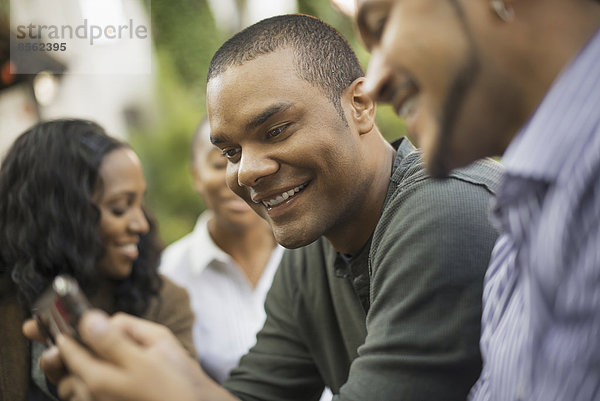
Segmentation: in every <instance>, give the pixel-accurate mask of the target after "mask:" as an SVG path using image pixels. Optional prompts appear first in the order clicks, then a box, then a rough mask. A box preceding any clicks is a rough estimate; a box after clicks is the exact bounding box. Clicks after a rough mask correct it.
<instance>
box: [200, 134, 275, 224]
mask: <svg viewBox="0 0 600 401" xmlns="http://www.w3.org/2000/svg"><path fill="white" fill-rule="evenodd" d="M202 141H203V143H202V144H198V145H196V148H197V150H196V151H195V152H196V154H195V160H194V164H193V165H192V173H193V177H194V186H195V188H196V190H197V191H198V193H199V194H200V195H201V196H202V199H203V200H204V205H205V206H206V208H207V209H210V210H212V211H213V213H214V216H215V218H216V220H217V222H218V224H220V225H221V226H223V227H224V228H227V229H229V230H233V231H245V230H248V229H250V228H252V227H254V226H256V225H257V224H265V223H264V221H263V220H262V219H261V218H260V217H259V216H258V215H257V214H256V213H254V211H253V210H252V209H251V208H250V206H248V204H247V203H246V202H244V201H243V200H242V199H240V197H239V196H237V195H236V194H234V193H233V192H232V191H231V190H230V189H229V188H228V187H227V184H226V183H225V171H226V169H227V159H226V158H225V156H224V155H223V154H222V152H221V151H220V150H219V149H217V148H215V147H214V146H212V144H211V143H210V142H209V140H208V133H207V134H206V138H204V137H203V138H202ZM204 141H206V143H204Z"/></svg>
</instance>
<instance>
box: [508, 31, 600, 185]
mask: <svg viewBox="0 0 600 401" xmlns="http://www.w3.org/2000/svg"><path fill="white" fill-rule="evenodd" d="M599 65H600V30H598V31H597V32H596V33H595V34H594V35H593V36H592V38H591V39H590V40H589V41H588V43H587V44H586V45H585V46H584V48H583V49H582V50H581V52H580V53H579V55H578V56H577V57H576V58H575V59H574V60H573V61H572V62H571V63H570V64H569V65H568V66H567V67H566V68H565V69H564V70H563V71H562V72H561V73H560V75H559V76H558V78H557V79H556V80H555V82H554V83H553V84H552V86H551V88H550V90H549V91H548V93H547V94H546V96H545V97H544V99H543V100H542V102H541V103H540V105H539V107H538V109H537V110H536V112H535V113H534V114H533V116H532V117H531V119H530V120H529V121H528V123H527V124H526V125H525V126H524V127H523V128H522V129H521V131H520V132H519V133H518V134H517V136H516V137H515V138H514V140H513V141H512V142H511V144H510V145H509V147H508V148H507V150H506V152H505V153H504V156H503V158H502V162H503V164H504V166H505V168H506V174H507V175H509V176H520V177H523V178H528V179H533V180H541V181H546V182H554V181H560V180H561V179H562V178H563V177H561V173H563V175H566V172H567V171H569V170H570V168H568V167H569V166H565V163H570V162H575V161H576V160H577V155H578V154H580V153H581V152H583V151H585V147H586V144H587V143H588V142H589V141H590V138H591V137H592V136H593V135H594V130H595V129H597V126H598V124H599V121H598V120H599V113H598V110H600V68H598V66H599ZM574 133H575V134H574ZM564 178H568V177H564Z"/></svg>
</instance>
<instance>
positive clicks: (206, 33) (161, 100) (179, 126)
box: [131, 0, 405, 244]
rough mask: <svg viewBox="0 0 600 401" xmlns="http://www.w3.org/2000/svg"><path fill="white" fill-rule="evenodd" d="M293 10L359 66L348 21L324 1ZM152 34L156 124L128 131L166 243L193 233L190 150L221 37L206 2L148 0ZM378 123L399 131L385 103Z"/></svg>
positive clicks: (389, 132)
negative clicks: (343, 45)
mask: <svg viewBox="0 0 600 401" xmlns="http://www.w3.org/2000/svg"><path fill="white" fill-rule="evenodd" d="M299 11H300V12H302V13H306V14H310V15H315V16H317V17H319V18H321V19H322V20H324V21H325V22H327V23H329V24H330V25H332V26H334V27H335V28H336V29H338V30H339V31H340V32H341V33H342V34H343V35H344V36H345V37H346V38H347V39H348V42H349V43H350V45H351V46H352V47H353V48H354V49H355V51H356V52H357V55H358V57H359V60H360V61H361V63H362V64H363V66H366V65H367V62H368V53H367V52H366V50H365V49H364V47H363V46H362V45H361V43H360V41H359V40H358V38H357V36H356V33H355V30H354V26H353V23H352V21H350V20H349V19H348V18H347V17H345V16H343V15H341V14H339V13H338V12H337V11H336V10H334V9H333V8H332V6H331V5H330V3H329V1H327V0H300V1H299ZM151 20H152V31H153V35H154V43H155V45H156V49H157V59H158V61H157V65H158V80H159V82H158V105H157V109H158V110H159V112H158V113H157V116H156V117H155V118H156V123H154V124H153V125H152V127H150V128H148V129H144V132H137V133H134V134H133V135H132V139H131V142H132V145H133V147H134V149H135V150H136V151H137V152H138V154H139V155H140V158H141V159H142V162H143V163H144V169H145V173H146V178H147V181H148V196H147V200H148V204H149V206H150V208H151V210H152V211H153V212H154V214H155V215H156V217H157V219H158V222H159V225H160V230H161V234H162V237H163V240H164V241H165V243H166V244H169V243H171V242H173V241H174V240H176V239H178V238H180V237H181V236H183V235H185V234H186V233H188V232H189V231H191V230H192V228H193V226H194V224H195V221H196V217H197V216H198V214H199V213H200V212H201V210H202V209H203V205H202V203H201V200H200V198H199V196H198V195H197V194H196V193H195V192H194V190H193V187H192V180H191V175H190V173H189V153H190V150H189V147H190V142H191V137H192V134H193V132H194V130H195V129H196V126H197V124H198V123H199V122H200V120H201V119H202V117H204V115H205V113H206V112H205V107H206V106H205V91H206V74H207V72H208V65H209V63H210V59H211V57H212V55H213V53H214V52H215V51H216V50H217V48H218V47H219V46H220V45H221V43H223V42H224V41H225V40H226V39H227V38H226V37H225V35H224V34H223V33H221V32H219V31H218V29H217V28H216V26H215V23H214V20H213V18H212V15H211V13H210V11H209V8H208V5H207V3H206V1H204V0H177V1H170V0H152V4H151ZM377 123H378V125H379V127H380V128H381V130H382V132H383V134H384V135H385V136H386V138H388V139H390V140H391V139H395V138H398V137H400V136H402V135H404V133H405V128H404V125H403V123H402V121H401V120H400V119H399V118H397V117H396V116H395V115H394V113H393V111H392V110H391V109H390V108H389V107H387V106H386V107H379V109H378V112H377Z"/></svg>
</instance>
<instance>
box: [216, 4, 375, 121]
mask: <svg viewBox="0 0 600 401" xmlns="http://www.w3.org/2000/svg"><path fill="white" fill-rule="evenodd" d="M288 47H289V48H292V49H293V52H294V58H295V64H296V72H297V73H298V76H299V77H300V78H302V79H304V80H306V81H307V82H309V83H311V84H313V85H316V86H317V87H320V88H321V89H322V90H323V91H324V93H325V95H326V96H327V97H328V98H329V99H330V100H331V101H332V103H333V105H334V106H335V108H336V109H337V110H338V112H339V113H340V115H341V116H342V119H344V121H345V118H344V114H343V111H342V106H341V102H340V96H341V94H342V91H343V90H344V89H346V88H347V87H348V86H349V85H350V84H351V83H352V82H353V81H354V80H355V79H357V78H359V77H362V76H364V71H363V69H362V67H361V66H360V62H359V61H358V58H357V57H356V54H355V53H354V51H353V50H352V48H351V47H350V45H349V44H348V42H347V41H346V39H344V37H343V36H342V35H341V34H340V33H339V32H338V31H336V30H335V29H334V28H333V27H331V26H330V25H328V24H327V23H325V22H323V21H321V20H320V19H318V18H315V17H312V16H309V15H303V14H290V15H280V16H276V17H271V18H267V19H264V20H262V21H260V22H257V23H256V24H254V25H251V26H250V27H248V28H246V29H244V30H243V31H241V32H239V33H237V34H236V35H234V36H233V37H232V38H231V39H229V40H228V41H227V42H225V43H224V44H223V45H222V46H221V47H220V48H219V50H217V52H216V53H215V55H214V56H213V58H212V61H211V63H210V67H209V70H208V78H207V81H210V80H211V79H212V78H214V77H216V76H218V75H220V74H221V73H223V72H224V71H225V70H227V68H229V67H231V66H239V65H242V64H244V63H245V62H247V61H250V60H254V59H255V58H257V57H259V56H262V55H265V54H269V53H271V52H274V51H276V50H279V49H282V48H288Z"/></svg>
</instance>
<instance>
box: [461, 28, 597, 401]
mask: <svg viewBox="0 0 600 401" xmlns="http://www.w3.org/2000/svg"><path fill="white" fill-rule="evenodd" d="M503 163H504V165H505V177H504V180H503V183H502V185H501V188H500V190H499V191H498V196H497V199H496V207H495V212H494V220H495V221H496V222H497V224H498V225H499V227H500V230H501V236H500V237H499V238H498V241H497V243H496V246H495V248H494V251H493V253H492V258H491V261H490V266H489V269H488V272H487V275H486V279H485V288H484V293H483V316H482V335H481V350H482V355H483V359H484V368H483V371H482V373H481V377H480V379H479V381H478V382H477V383H476V384H475V386H474V387H473V389H472V390H471V394H470V399H472V400H475V401H484V400H485V401H487V400H490V401H491V400H494V401H513V400H515V401H516V400H535V401H538V400H539V401H552V400H561V401H579V400H582V401H583V400H586V401H588V400H600V31H598V32H596V34H595V35H594V36H593V37H592V38H591V39H590V41H589V42H588V43H587V45H586V46H585V47H584V48H583V49H582V51H581V52H580V54H579V55H578V56H577V57H576V58H575V59H574V60H573V62H571V64H570V65H569V66H567V67H566V68H565V70H563V71H562V73H561V74H560V76H559V77H558V78H557V79H556V81H555V82H554V84H553V85H552V87H551V89H550V91H549V92H548V93H547V94H546V97H545V98H544V100H543V101H542V103H541V104H540V106H539V108H538V110H537V111H536V112H535V114H534V115H533V116H532V118H531V119H530V120H529V122H528V123H527V125H526V126H525V127H524V128H523V129H522V130H521V132H520V133H519V134H518V135H517V136H516V137H515V139H514V140H513V142H512V143H511V144H510V146H509V148H508V149H507V151H506V153H505V155H504V157H503Z"/></svg>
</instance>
